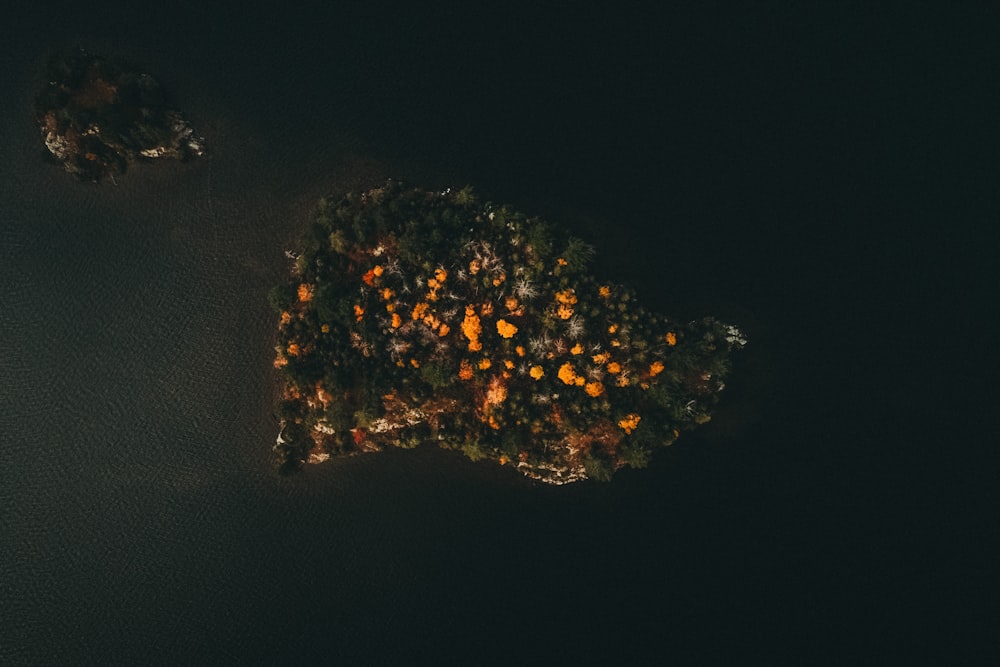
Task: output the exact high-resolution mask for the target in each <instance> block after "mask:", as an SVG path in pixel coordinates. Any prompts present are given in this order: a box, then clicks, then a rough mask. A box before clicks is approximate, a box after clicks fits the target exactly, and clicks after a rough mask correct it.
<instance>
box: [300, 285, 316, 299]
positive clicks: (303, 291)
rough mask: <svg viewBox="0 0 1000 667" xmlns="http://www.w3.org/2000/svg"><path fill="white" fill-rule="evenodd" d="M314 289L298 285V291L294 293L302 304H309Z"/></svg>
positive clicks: (311, 286)
mask: <svg viewBox="0 0 1000 667" xmlns="http://www.w3.org/2000/svg"><path fill="white" fill-rule="evenodd" d="M314 289H315V287H314V286H313V285H308V284H306V283H302V284H301V285H299V289H298V290H297V292H296V293H297V295H298V297H299V301H301V302H302V303H309V302H310V301H312V298H313V291H314Z"/></svg>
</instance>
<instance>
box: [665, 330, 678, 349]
mask: <svg viewBox="0 0 1000 667" xmlns="http://www.w3.org/2000/svg"><path fill="white" fill-rule="evenodd" d="M667 345H669V346H670V347H673V346H674V345H677V334H675V333H674V332H673V331H671V332H669V333H667Z"/></svg>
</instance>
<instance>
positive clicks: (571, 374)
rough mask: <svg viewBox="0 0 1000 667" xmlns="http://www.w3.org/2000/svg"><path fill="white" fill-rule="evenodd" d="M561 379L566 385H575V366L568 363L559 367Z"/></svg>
mask: <svg viewBox="0 0 1000 667" xmlns="http://www.w3.org/2000/svg"><path fill="white" fill-rule="evenodd" d="M558 375H559V379H560V380H562V381H563V383H565V384H574V383H575V382H576V371H574V370H573V364H571V363H569V362H568V361H567V362H566V363H564V364H563V365H562V366H560V367H559V374H558Z"/></svg>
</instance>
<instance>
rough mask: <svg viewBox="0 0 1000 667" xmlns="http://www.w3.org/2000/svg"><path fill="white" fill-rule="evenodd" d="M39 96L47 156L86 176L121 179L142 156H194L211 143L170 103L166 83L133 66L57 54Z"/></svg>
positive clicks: (78, 53) (72, 52) (77, 53)
mask: <svg viewBox="0 0 1000 667" xmlns="http://www.w3.org/2000/svg"><path fill="white" fill-rule="evenodd" d="M46 77H47V78H46V81H47V83H46V85H45V86H44V87H43V88H42V90H41V91H40V92H39V93H38V95H37V97H36V98H35V120H36V122H37V123H38V128H39V130H40V132H41V135H42V141H43V142H44V143H45V147H46V149H48V155H50V156H51V158H52V159H54V160H55V161H56V162H58V163H60V164H62V165H63V168H65V169H66V171H68V172H69V173H71V174H73V175H75V176H77V177H78V178H80V179H81V180H90V181H100V180H101V179H102V178H105V177H109V178H111V179H112V181H114V177H115V175H116V174H122V173H123V172H124V171H125V170H126V168H127V166H128V163H129V162H132V161H135V160H138V159H158V158H165V157H167V158H174V159H178V160H188V159H191V158H193V157H198V156H201V155H204V153H205V142H204V140H202V139H201V138H200V137H197V136H195V134H194V130H193V129H192V128H191V126H190V125H189V124H188V122H187V121H186V120H185V119H184V117H183V116H182V115H181V114H180V113H179V112H177V111H174V110H172V109H170V108H169V106H168V105H167V100H166V96H165V94H164V91H163V89H162V87H161V86H160V84H159V82H157V81H156V79H154V78H153V77H152V76H150V75H149V74H144V73H141V72H138V71H135V70H133V69H132V68H130V67H128V66H127V65H125V64H123V63H120V62H116V61H112V60H108V59H106V58H102V57H99V56H95V55H92V54H90V53H88V52H86V51H84V50H83V49H81V48H72V49H67V50H65V51H63V52H61V53H59V54H58V55H56V56H55V57H54V58H52V59H51V60H50V61H49V63H48V67H47V70H46Z"/></svg>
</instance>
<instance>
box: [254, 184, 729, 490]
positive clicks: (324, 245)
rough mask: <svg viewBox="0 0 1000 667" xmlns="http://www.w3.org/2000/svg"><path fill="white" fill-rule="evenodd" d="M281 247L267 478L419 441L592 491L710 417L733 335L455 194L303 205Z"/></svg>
mask: <svg viewBox="0 0 1000 667" xmlns="http://www.w3.org/2000/svg"><path fill="white" fill-rule="evenodd" d="M298 244H299V245H298V247H296V248H295V249H292V250H288V251H286V254H287V256H288V257H289V258H290V260H291V261H292V267H291V269H290V272H289V276H288V279H287V280H286V281H284V282H283V283H282V284H280V285H278V286H276V287H275V288H274V289H272V291H271V293H270V295H269V298H270V302H271V305H272V306H273V307H274V309H275V310H276V312H277V317H278V326H277V345H276V347H275V352H276V356H275V360H274V366H275V368H277V369H279V372H280V374H281V378H282V388H281V394H280V399H279V402H278V407H277V417H278V419H279V420H280V430H279V433H278V437H277V440H276V443H275V445H274V450H275V452H276V455H277V456H276V458H277V462H278V465H279V467H280V470H282V471H283V472H291V471H294V470H298V469H299V468H300V467H301V466H302V465H304V464H312V463H321V462H323V461H327V460H329V459H331V458H332V457H338V456H346V455H352V454H358V453H363V452H374V451H379V450H381V449H383V448H385V447H389V446H392V447H402V448H413V447H416V446H418V445H420V444H421V443H428V442H436V443H438V444H439V445H440V446H441V447H444V448H447V449H453V450H459V451H461V452H462V453H464V454H465V456H467V457H468V458H470V459H472V460H473V461H478V460H483V459H488V460H491V461H495V462H496V463H498V464H500V465H503V466H511V467H513V468H515V469H516V470H518V471H520V472H521V473H523V474H524V475H527V476H528V477H531V478H533V479H536V480H540V481H542V482H546V483H551V484H566V483H569V482H575V481H578V480H583V479H587V478H592V479H596V480H609V479H610V478H611V477H612V475H613V474H614V473H615V471H617V470H618V469H620V468H622V467H623V466H631V467H634V468H642V467H644V466H646V465H647V463H648V462H649V460H650V457H651V456H652V455H653V454H654V452H655V451H656V450H657V449H659V448H661V447H666V446H669V445H670V444H672V443H673V442H674V441H675V440H677V438H678V437H680V435H681V433H682V432H684V431H685V430H688V429H691V428H693V427H695V426H697V425H698V424H703V423H705V422H707V421H708V420H709V419H710V418H711V409H712V407H713V406H714V405H715V404H716V403H717V401H718V397H719V393H720V392H721V391H722V389H723V387H724V381H725V378H726V376H727V373H728V372H729V370H730V367H731V362H732V356H733V352H734V351H736V350H738V349H740V348H742V347H743V346H744V345H745V344H746V339H745V337H744V335H743V334H742V333H741V332H740V331H739V329H737V328H736V327H734V326H732V325H728V324H724V323H722V322H719V321H717V320H715V319H713V318H704V319H699V320H696V321H693V322H687V323H682V322H677V321H674V320H671V319H669V318H667V317H665V316H662V315H660V314H657V313H654V312H649V311H647V310H646V309H644V308H643V307H642V306H641V305H640V304H639V302H638V300H637V298H636V293H635V291H634V290H632V289H630V288H628V287H626V286H624V285H620V284H616V283H613V282H610V281H604V280H598V279H597V278H596V277H594V276H592V275H591V274H590V272H589V271H588V265H589V263H590V260H591V259H592V257H593V254H594V250H593V248H592V247H591V246H589V245H588V244H586V243H585V242H583V241H582V240H580V239H579V238H576V237H574V236H571V235H569V234H567V233H566V231H565V230H562V229H560V228H557V227H555V226H553V225H551V224H548V223H546V222H545V221H543V220H541V219H539V218H537V217H527V216H525V215H523V214H521V213H519V212H517V211H515V210H513V209H512V208H510V207H507V206H500V205H495V204H493V203H490V202H481V201H480V200H479V198H478V197H477V196H476V194H475V193H474V192H473V190H472V189H471V188H468V187H466V188H463V189H459V190H445V191H443V192H427V191H425V190H421V189H419V188H413V187H409V186H406V185H404V184H403V183H400V182H397V181H389V182H387V183H385V184H384V185H382V186H380V187H376V188H374V189H371V190H368V191H366V192H362V193H350V194H347V195H345V196H342V197H339V198H335V199H334V198H331V199H324V200H321V201H320V202H319V204H318V206H317V207H316V209H315V212H314V214H313V215H312V217H311V220H310V221H309V223H308V225H307V226H306V229H305V231H304V233H303V235H302V237H301V239H300V240H299V242H298Z"/></svg>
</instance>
